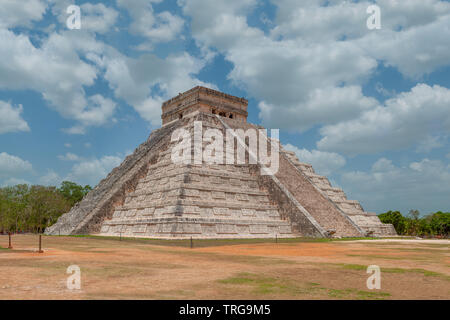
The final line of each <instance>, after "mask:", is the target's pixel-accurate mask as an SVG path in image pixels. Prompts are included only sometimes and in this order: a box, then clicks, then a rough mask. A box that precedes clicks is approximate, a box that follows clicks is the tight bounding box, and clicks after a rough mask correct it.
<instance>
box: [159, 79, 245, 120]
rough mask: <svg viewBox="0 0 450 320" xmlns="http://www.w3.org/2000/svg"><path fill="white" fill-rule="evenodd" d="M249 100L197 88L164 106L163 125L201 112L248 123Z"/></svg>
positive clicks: (181, 94)
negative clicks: (189, 114)
mask: <svg viewBox="0 0 450 320" xmlns="http://www.w3.org/2000/svg"><path fill="white" fill-rule="evenodd" d="M247 106H248V100H246V99H244V98H238V97H235V96H232V95H229V94H226V93H223V92H220V91H217V90H213V89H208V88H205V87H201V86H197V87H195V88H193V89H191V90H189V91H186V92H184V93H180V94H179V95H178V96H176V97H174V98H172V99H170V100H168V101H166V102H164V103H163V104H162V115H161V118H162V123H163V125H165V124H167V123H170V122H172V121H175V120H179V119H182V118H183V116H185V115H186V114H188V113H193V112H195V111H200V112H204V113H211V114H217V115H219V116H222V117H226V118H230V119H235V120H238V121H242V122H247V115H248V113H247Z"/></svg>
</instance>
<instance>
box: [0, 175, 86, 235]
mask: <svg viewBox="0 0 450 320" xmlns="http://www.w3.org/2000/svg"><path fill="white" fill-rule="evenodd" d="M91 189H92V188H91V187H90V186H88V185H87V186H84V187H83V186H80V185H78V184H76V183H74V182H70V181H64V182H62V183H61V186H60V187H59V188H57V187H45V186H38V185H33V186H29V185H26V184H21V185H16V186H13V187H5V188H0V233H5V232H16V233H17V232H34V233H42V232H44V230H45V228H46V227H48V226H50V225H52V224H53V223H55V222H56V221H57V220H58V218H59V217H60V216H61V215H62V214H63V213H66V212H68V211H69V210H70V208H72V207H73V206H74V205H75V204H76V203H77V202H79V201H81V199H83V197H84V196H85V195H86V194H87V193H88V192H89V191H90V190H91Z"/></svg>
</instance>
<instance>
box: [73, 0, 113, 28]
mask: <svg viewBox="0 0 450 320" xmlns="http://www.w3.org/2000/svg"><path fill="white" fill-rule="evenodd" d="M81 12H82V15H81V27H82V28H83V29H87V30H89V31H93V32H97V33H100V34H103V33H107V32H109V31H111V28H112V27H113V26H114V24H115V23H116V20H117V18H118V16H119V13H118V12H117V11H116V10H114V9H113V8H109V7H106V6H105V5H104V4H102V3H98V4H92V3H85V4H83V5H81Z"/></svg>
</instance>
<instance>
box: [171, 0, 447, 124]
mask: <svg viewBox="0 0 450 320" xmlns="http://www.w3.org/2000/svg"><path fill="white" fill-rule="evenodd" d="M376 3H377V4H378V5H379V6H380V7H381V10H382V29H381V30H377V31H376V32H374V31H371V30H368V29H367V26H366V19H367V18H368V14H367V12H366V9H367V7H368V6H369V5H370V4H373V2H372V1H359V2H352V1H343V0H333V1H325V0H323V1H316V0H311V1H310V0H305V1H296V0H280V1H274V2H273V4H274V5H275V6H276V7H277V11H276V17H275V22H276V25H275V26H274V27H273V28H272V29H271V30H269V33H268V34H267V33H264V32H263V31H262V30H261V29H259V28H256V27H252V26H249V24H248V23H247V14H248V13H249V12H250V11H251V10H252V9H253V8H254V7H255V5H256V2H255V1H253V0H246V1H214V2H213V3H212V2H211V1H207V0H183V1H179V4H180V5H181V6H182V8H183V12H184V13H185V15H187V16H189V17H191V19H192V21H191V29H192V34H193V36H194V38H195V39H196V41H197V43H198V44H199V46H201V47H202V48H203V49H205V48H206V49H211V50H217V51H219V52H220V53H222V54H223V55H224V56H225V59H226V60H228V61H230V62H231V63H232V64H233V69H232V71H231V72H230V74H229V75H228V78H229V79H230V80H231V81H233V83H234V84H235V85H236V86H239V87H241V88H245V89H246V90H247V91H248V93H249V94H250V96H253V97H255V98H257V99H259V100H260V103H259V108H260V118H261V120H262V122H263V123H264V124H266V125H268V126H273V127H279V128H285V129H286V128H287V129H296V130H300V131H303V130H307V129H309V128H311V127H314V126H316V125H329V124H331V123H338V122H341V121H346V120H350V119H353V118H358V117H359V116H360V115H361V113H364V112H365V111H367V110H368V109H374V108H376V107H377V105H378V102H377V101H376V100H375V99H374V98H371V97H367V96H365V95H364V94H363V93H362V89H361V86H362V84H363V83H364V82H365V81H366V80H367V79H368V78H370V77H371V76H372V75H373V74H374V72H375V70H377V66H378V65H379V64H380V63H384V64H385V65H389V66H393V67H396V68H398V70H399V71H400V72H402V73H403V74H404V75H406V76H410V77H419V76H421V75H424V74H426V73H429V72H432V71H434V70H437V69H438V68H439V67H442V66H445V65H449V64H450V48H449V47H448V46H449V45H450V43H449V42H448V41H446V39H448V38H449V36H450V34H449V32H450V29H449V28H448V19H449V17H450V16H449V14H450V4H449V3H447V2H443V1H438V0H426V1H420V0H413V1H388V0H379V1H376ZM206 49H205V50H206Z"/></svg>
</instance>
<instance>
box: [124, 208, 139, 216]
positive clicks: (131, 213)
mask: <svg viewBox="0 0 450 320" xmlns="http://www.w3.org/2000/svg"><path fill="white" fill-rule="evenodd" d="M136 212H137V210H136V209H131V210H128V211H127V212H126V214H125V217H127V218H131V217H134V216H136Z"/></svg>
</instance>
